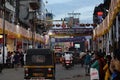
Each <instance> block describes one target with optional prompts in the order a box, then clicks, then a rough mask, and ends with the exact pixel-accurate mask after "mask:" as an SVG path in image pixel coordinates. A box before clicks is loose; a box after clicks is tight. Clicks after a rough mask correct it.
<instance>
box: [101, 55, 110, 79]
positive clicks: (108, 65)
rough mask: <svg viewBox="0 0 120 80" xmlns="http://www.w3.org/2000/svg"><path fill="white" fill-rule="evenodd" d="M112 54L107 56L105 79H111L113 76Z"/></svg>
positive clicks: (104, 68)
mask: <svg viewBox="0 0 120 80" xmlns="http://www.w3.org/2000/svg"><path fill="white" fill-rule="evenodd" d="M111 59H112V57H111V55H107V56H106V60H107V62H106V65H105V66H104V67H103V70H104V71H105V79H104V80H110V78H111V71H110V62H111Z"/></svg>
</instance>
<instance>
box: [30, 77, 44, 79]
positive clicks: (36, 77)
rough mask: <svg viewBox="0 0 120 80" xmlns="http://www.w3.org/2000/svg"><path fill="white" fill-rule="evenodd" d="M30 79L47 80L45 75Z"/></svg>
mask: <svg viewBox="0 0 120 80" xmlns="http://www.w3.org/2000/svg"><path fill="white" fill-rule="evenodd" d="M30 80H45V78H44V77H34V78H31V79H30Z"/></svg>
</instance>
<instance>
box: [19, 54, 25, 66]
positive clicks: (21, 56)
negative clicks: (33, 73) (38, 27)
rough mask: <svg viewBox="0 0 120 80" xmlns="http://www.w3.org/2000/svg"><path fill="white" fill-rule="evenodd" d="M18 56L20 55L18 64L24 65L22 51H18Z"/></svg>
mask: <svg viewBox="0 0 120 80" xmlns="http://www.w3.org/2000/svg"><path fill="white" fill-rule="evenodd" d="M19 56H20V65H21V67H23V66H24V54H23V52H20V53H19Z"/></svg>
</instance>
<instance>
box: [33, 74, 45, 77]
mask: <svg viewBox="0 0 120 80" xmlns="http://www.w3.org/2000/svg"><path fill="white" fill-rule="evenodd" d="M33 76H35V77H42V76H44V74H43V73H33Z"/></svg>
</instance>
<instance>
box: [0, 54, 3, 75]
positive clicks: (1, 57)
mask: <svg viewBox="0 0 120 80" xmlns="http://www.w3.org/2000/svg"><path fill="white" fill-rule="evenodd" d="M2 69H3V55H2V54H1V52H0V73H1V72H2Z"/></svg>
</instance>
